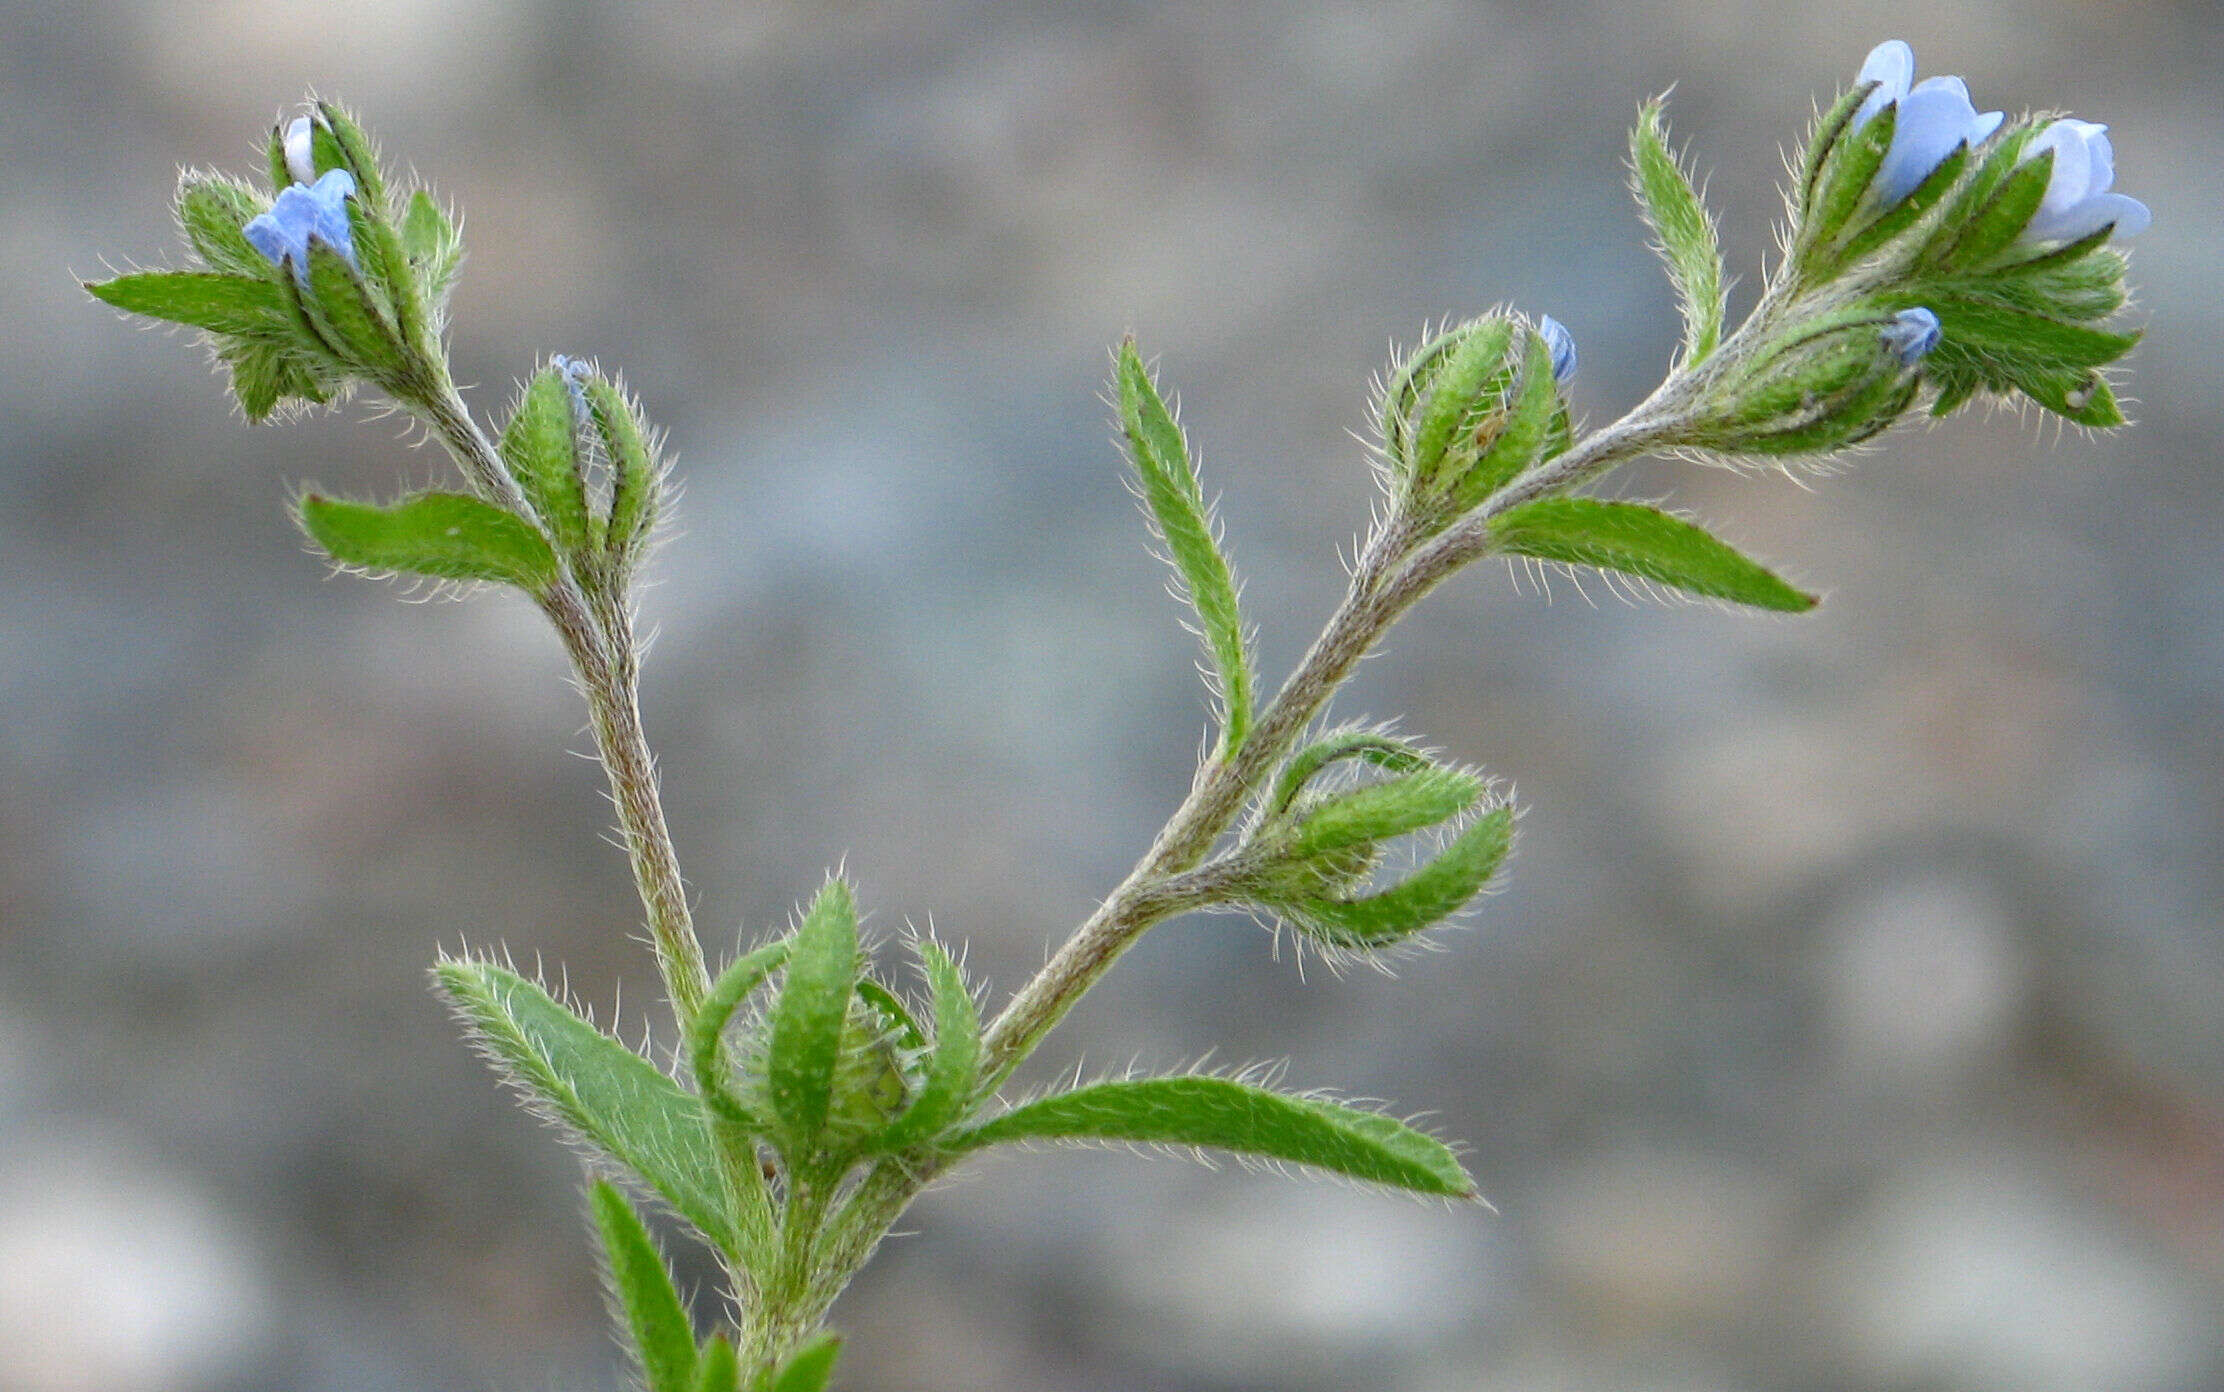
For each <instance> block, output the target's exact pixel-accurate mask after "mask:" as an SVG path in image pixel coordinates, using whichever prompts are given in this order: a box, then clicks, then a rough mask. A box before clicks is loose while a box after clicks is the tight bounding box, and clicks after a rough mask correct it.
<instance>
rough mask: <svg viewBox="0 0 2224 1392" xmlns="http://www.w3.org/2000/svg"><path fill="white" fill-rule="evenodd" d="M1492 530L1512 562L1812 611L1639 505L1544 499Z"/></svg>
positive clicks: (1687, 527)
mask: <svg viewBox="0 0 2224 1392" xmlns="http://www.w3.org/2000/svg"><path fill="white" fill-rule="evenodd" d="M1490 530H1491V536H1492V538H1493V539H1494V540H1495V541H1496V542H1497V543H1498V545H1499V547H1500V548H1501V549H1503V550H1506V551H1510V552H1512V553H1513V554H1515V555H1517V556H1533V557H1535V558H1537V559H1538V560H1543V561H1558V562H1561V563H1563V564H1566V565H1586V566H1596V567H1598V568H1600V569H1602V570H1618V571H1622V572H1624V573H1626V574H1630V575H1636V576H1641V577H1643V578H1644V579H1647V580H1653V581H1658V582H1659V583H1660V584H1663V585H1669V586H1673V587H1674V588H1676V589H1679V590H1684V591H1686V592H1688V593H1691V594H1695V595H1704V596H1706V597H1708V598H1710V599H1727V600H1732V601H1734V602H1736V603H1739V604H1750V605H1753V606H1755V607H1756V608H1761V609H1775V610H1780V611H1783V612H1786V613H1804V612H1805V611H1807V610H1809V609H1812V608H1814V607H1815V604H1816V599H1815V596H1813V595H1811V594H1807V593H1804V592H1802V591H1800V590H1797V589H1794V588H1793V587H1792V586H1791V585H1789V584H1786V583H1785V582H1784V580H1783V579H1782V578H1780V577H1779V576H1778V575H1777V574H1776V573H1775V572H1774V571H1771V570H1768V569H1767V568H1765V567H1763V566H1762V565H1760V564H1759V563H1758V562H1756V561H1753V560H1750V559H1748V558H1747V557H1745V556H1744V555H1742V554H1740V553H1739V552H1737V551H1735V550H1733V549H1732V548H1731V547H1730V546H1729V545H1728V544H1727V543H1725V542H1722V541H1719V540H1717V539H1716V538H1715V537H1713V536H1712V535H1710V534H1709V533H1708V532H1706V531H1705V530H1703V529H1701V528H1700V527H1697V526H1695V525H1693V524H1692V523H1689V522H1686V521H1684V520H1683V519H1682V518H1680V517H1673V516H1670V515H1669V514H1668V513H1665V512H1662V511H1661V510H1660V509H1658V508H1653V507H1646V506H1644V505H1643V504H1641V503H1620V502H1608V501H1604V500H1602V499H1598V498H1543V499H1539V500H1538V501H1536V502H1533V503H1524V504H1522V505H1521V506H1520V507H1517V508H1514V509H1512V510H1511V511H1509V512H1507V513H1505V514H1504V515H1503V516H1500V517H1498V518H1496V519H1494V520H1493V521H1492V522H1491V524H1490Z"/></svg>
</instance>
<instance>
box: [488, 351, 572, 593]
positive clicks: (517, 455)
mask: <svg viewBox="0 0 2224 1392" xmlns="http://www.w3.org/2000/svg"><path fill="white" fill-rule="evenodd" d="M577 424H578V422H577V421H576V419H575V418H574V416H573V414H572V398H571V384H570V382H568V381H567V380H566V379H565V377H564V373H563V370H562V369H561V368H556V367H544V368H542V369H541V370H540V371H538V372H536V373H534V374H533V380H532V381H530V382H528V383H527V384H526V387H525V392H524V395H522V396H520V397H519V398H518V403H517V409H516V410H515V411H513V412H511V414H510V422H509V424H508V425H506V426H504V427H503V428H502V442H501V446H500V448H501V454H502V463H503V466H504V467H505V468H507V469H508V470H509V471H510V477H511V478H513V479H516V480H517V486H518V487H519V488H522V489H523V490H525V497H526V500H527V501H528V502H530V503H532V505H533V511H534V512H535V513H536V514H538V515H539V517H540V519H541V525H542V526H544V527H546V528H547V529H548V534H549V536H550V537H551V538H552V539H553V540H554V541H555V543H556V545H557V548H558V549H559V550H561V551H562V552H563V553H564V554H566V555H569V556H578V555H582V554H584V553H585V552H586V551H587V550H588V548H589V546H590V540H589V533H590V527H589V524H588V521H587V480H586V476H585V473H584V471H583V470H582V469H581V467H580V459H579V440H578V435H577V433H576V426H577Z"/></svg>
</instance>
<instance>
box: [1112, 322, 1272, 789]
mask: <svg viewBox="0 0 2224 1392" xmlns="http://www.w3.org/2000/svg"><path fill="white" fill-rule="evenodd" d="M1118 375H1119V389H1120V421H1121V423H1122V424H1123V425H1124V426H1125V427H1126V430H1127V442H1128V452H1129V454H1130V455H1131V456H1132V457H1133V458H1134V461H1135V473H1136V477H1137V479H1138V481H1139V482H1140V484H1141V486H1142V490H1143V501H1144V502H1145V504H1147V505H1148V506H1149V508H1150V510H1151V517H1152V519H1153V520H1154V521H1155V522H1156V523H1157V524H1158V532H1159V535H1160V536H1162V537H1164V538H1165V540H1166V550H1167V553H1168V556H1169V558H1170V559H1171V560H1172V561H1173V563H1174V569H1175V570H1176V571H1177V572H1179V574H1180V576H1181V582H1182V589H1183V591H1184V592H1185V593H1186V594H1187V596H1188V598H1189V603H1190V607H1192V608H1193V609H1195V610H1196V612H1197V623H1198V627H1199V629H1200V630H1201V632H1202V634H1203V637H1204V640H1205V649H1206V652H1207V655H1208V656H1209V657H1210V658H1211V659H1212V665H1213V671H1214V673H1215V676H1216V677H1217V680H1218V684H1219V696H1220V704H1221V711H1220V719H1221V745H1222V749H1223V751H1224V752H1233V751H1234V750H1235V748H1236V746H1238V745H1240V744H1242V743H1243V738H1244V736H1245V735H1246V734H1248V733H1249V732H1250V728H1251V699H1252V698H1251V685H1252V678H1251V654H1250V652H1249V650H1248V648H1247V647H1246V645H1245V643H1244V638H1243V616H1242V614H1241V613H1240V612H1238V610H1237V607H1236V583H1235V577H1234V576H1233V574H1231V573H1230V571H1229V569H1228V561H1227V558H1226V557H1225V556H1223V555H1221V553H1220V546H1219V543H1218V539H1217V538H1216V537H1215V536H1214V535H1213V519H1212V513H1211V510H1210V509H1209V508H1207V507H1206V506H1205V499H1204V494H1203V493H1202V492H1201V491H1199V489H1198V486H1197V473H1196V470H1195V469H1194V468H1192V467H1191V465H1190V458H1189V445H1188V442H1187V441H1185V440H1184V439H1183V438H1182V433H1181V427H1180V426H1179V425H1177V424H1175V423H1174V416H1173V413H1172V412H1170V411H1168V410H1167V409H1166V403H1165V401H1164V400H1163V399H1162V398H1161V397H1160V396H1159V394H1158V387H1157V385H1156V384H1155V383H1153V382H1152V381H1151V374H1150V370H1149V369H1148V368H1146V367H1144V366H1143V358H1142V355H1141V354H1140V353H1138V352H1137V351H1136V348H1135V340H1134V339H1132V338H1131V339H1128V340H1127V341H1126V342H1125V343H1122V344H1121V345H1120V360H1119V368H1118Z"/></svg>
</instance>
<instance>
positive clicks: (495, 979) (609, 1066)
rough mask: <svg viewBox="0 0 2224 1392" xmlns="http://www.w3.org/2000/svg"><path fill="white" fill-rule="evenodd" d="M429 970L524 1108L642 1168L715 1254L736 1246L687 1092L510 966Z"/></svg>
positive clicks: (446, 964)
mask: <svg viewBox="0 0 2224 1392" xmlns="http://www.w3.org/2000/svg"><path fill="white" fill-rule="evenodd" d="M434 975H435V976H436V977H437V978H438V980H439V982H440V987H441V990H442V991H443V992H444V993H445V994H446V995H447V997H448V1001H449V1003H450V1004H451V1005H452V1006H454V1007H455V1011H456V1014H457V1015H458V1016H459V1017H460V1018H461V1019H462V1020H463V1022H464V1023H465V1024H466V1025H468V1026H469V1027H470V1029H471V1034H472V1036H473V1039H474V1040H475V1042H476V1043H477V1044H478V1045H479V1047H480V1049H481V1050H482V1051H483V1052H484V1053H485V1054H486V1056H487V1058H488V1059H489V1060H491V1061H492V1062H493V1063H494V1064H495V1066H496V1068H497V1070H498V1071H499V1072H500V1073H501V1074H502V1075H503V1077H504V1078H506V1079H507V1080H508V1081H509V1082H510V1083H511V1084H512V1085H513V1086H515V1087H516V1088H517V1090H518V1091H519V1092H520V1093H522V1094H523V1095H524V1097H525V1099H526V1102H527V1103H528V1105H530V1106H531V1107H532V1108H533V1109H534V1110H535V1111H537V1112H539V1113H540V1114H541V1115H542V1116H544V1117H546V1118H547V1119H549V1120H551V1121H554V1122H557V1123H559V1124H561V1125H562V1126H563V1127H564V1128H565V1129H566V1130H568V1131H570V1132H572V1133H573V1134H574V1135H576V1136H578V1137H579V1138H580V1139H581V1140H583V1141H585V1142H587V1143H588V1144H590V1145H591V1146H593V1147H594V1148H595V1149H596V1150H598V1151H600V1152H601V1153H603V1154H604V1155H607V1156H608V1157H610V1158H611V1159H613V1160H615V1161H617V1162H619V1163H620V1164H622V1165H624V1166H625V1167H627V1168H629V1169H631V1170H632V1171H633V1172H634V1173H635V1174H638V1175H639V1176H640V1177H641V1179H642V1180H643V1181H644V1182H646V1183H647V1184H648V1186H649V1187H650V1188H652V1189H654V1190H655V1191H656V1192H657V1193H658V1194H659V1195H661V1196H662V1197H663V1199H664V1201H665V1202H666V1203H668V1204H670V1205H671V1206H672V1210H673V1211H674V1212H675V1213H678V1214H679V1215H680V1216H681V1217H682V1218H685V1219H686V1220H687V1221H688V1222H690V1223H692V1224H694V1225H695V1227H696V1229H697V1230H698V1231H700V1232H701V1233H702V1234H703V1235H704V1236H705V1237H707V1238H708V1239H710V1241H711V1242H712V1243H714V1244H715V1245H716V1246H718V1247H719V1248H720V1249H721V1250H723V1251H726V1252H729V1253H731V1252H735V1251H738V1250H739V1245H738V1239H737V1237H736V1235H735V1233H734V1230H733V1225H732V1223H731V1222H730V1221H729V1218H728V1215H727V1207H726V1201H725V1197H724V1195H725V1188H724V1181H723V1180H722V1179H721V1178H720V1175H719V1170H718V1162H717V1158H716V1156H715V1155H714V1154H713V1153H712V1152H711V1150H710V1146H709V1138H708V1136H707V1135H706V1133H705V1131H704V1127H703V1111H702V1108H701V1106H700V1105H698V1104H697V1102H696V1100H695V1098H694V1097H693V1096H692V1095H691V1094H689V1093H686V1092H683V1091H681V1090H680V1087H679V1085H678V1084H676V1083H674V1082H673V1081H672V1080H671V1079H670V1078H667V1077H665V1076H664V1074H663V1072H662V1071H661V1070H659V1069H658V1068H657V1066H656V1065H655V1064H653V1063H650V1062H649V1061H648V1060H647V1059H645V1058H642V1057H641V1056H640V1055H639V1054H636V1053H635V1052H633V1050H631V1049H628V1048H627V1047H626V1046H625V1045H623V1044H621V1043H619V1042H618V1041H617V1040H615V1039H612V1038H610V1037H609V1036H608V1035H606V1034H604V1033H603V1032H602V1031H601V1030H599V1029H596V1028H595V1027H594V1026H593V1025H592V1024H590V1023H588V1022H587V1021H586V1020H583V1019H581V1018H580V1017H579V1016H578V1015H576V1014H574V1013H573V1012H572V1011H571V1010H570V1009H568V1008H567V1007H565V1006H564V1005H562V1004H560V1003H559V1002H557V1001H556V1000H555V999H554V998H552V997H551V996H550V995H549V994H548V993H547V992H546V991H544V990H542V989H541V988H540V987H539V986H537V985H535V984H533V983H532V982H530V981H527V980H526V979H525V978H523V977H521V976H519V975H518V974H517V973H515V972H513V971H510V970H508V969H506V968H503V967H498V966H496V965H495V964H494V963H492V962H481V961H470V960H459V959H455V958H450V959H448V960H446V961H443V962H441V963H440V964H439V966H437V967H435V968H434Z"/></svg>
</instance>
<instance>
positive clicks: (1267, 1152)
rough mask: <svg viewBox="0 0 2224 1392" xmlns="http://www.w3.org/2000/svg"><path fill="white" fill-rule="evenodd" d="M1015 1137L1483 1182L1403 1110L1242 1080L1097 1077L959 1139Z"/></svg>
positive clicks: (976, 1141)
mask: <svg viewBox="0 0 2224 1392" xmlns="http://www.w3.org/2000/svg"><path fill="white" fill-rule="evenodd" d="M1007 1141H1081V1142H1089V1141H1101V1142H1109V1143H1115V1144H1140V1145H1171V1146H1195V1147H1198V1148H1200V1149H1207V1150H1226V1151H1233V1152H1234V1153H1236V1154H1238V1155H1242V1156H1248V1157H1252V1158H1257V1159H1264V1160H1278V1161H1284V1162H1287V1163H1289V1164H1293V1165H1305V1166H1310V1167H1311V1168H1313V1169H1319V1170H1327V1171H1329V1172H1330V1173H1333V1174H1340V1175H1344V1176H1346V1177H1348V1178H1351V1179H1356V1180H1362V1181H1364V1182H1366V1183H1369V1184H1381V1185H1386V1186H1388V1187H1390V1188H1394V1189H1411V1190H1414V1191H1416V1192H1418V1193H1423V1194H1436V1195H1442V1196H1444V1197H1447V1198H1463V1199H1464V1198H1473V1197H1474V1196H1475V1184H1474V1181H1473V1180H1471V1179H1469V1178H1468V1177H1467V1172H1466V1171H1465V1170H1463V1169H1461V1168H1460V1164H1459V1161H1458V1159H1457V1158H1455V1157H1454V1156H1453V1154H1452V1152H1451V1151H1450V1150H1449V1149H1447V1148H1446V1147H1445V1145H1444V1143H1443V1142H1441V1141H1438V1140H1436V1139H1434V1138H1432V1137H1430V1136H1426V1135H1423V1134H1422V1133H1421V1132H1419V1131H1416V1130H1414V1129H1413V1128H1412V1127H1410V1126H1407V1125H1406V1124H1405V1123H1404V1122H1401V1121H1399V1120H1397V1119H1396V1118H1394V1117H1387V1116H1384V1115H1382V1114H1381V1113H1379V1112H1369V1111H1363V1110H1361V1109H1359V1108H1357V1107H1347V1106H1343V1105H1342V1104H1340V1103H1335V1102H1327V1101H1322V1100H1320V1099H1318V1098H1312V1097H1293V1096H1290V1095H1289V1094H1287V1093H1280V1092H1271V1091H1269V1090H1267V1089H1265V1088H1261V1087H1254V1086H1252V1085H1251V1084H1249V1083H1245V1082H1239V1081H1237V1080H1236V1079H1233V1078H1212V1077H1182V1078H1142V1079H1134V1080H1129V1081H1123V1082H1108V1083H1096V1084H1093V1085H1091V1086H1088V1087H1080V1088H1075V1089H1074V1090H1073V1091H1071V1092H1061V1093H1057V1094H1055V1095H1053V1096H1050V1097H1045V1098H1042V1099H1040V1100H1038V1101H1034V1102H1029V1103H1025V1104H1023V1105H1021V1106H1018V1107H1014V1108H1013V1109H1012V1110H1010V1111H1008V1112H1006V1113H1004V1114H1003V1115H1002V1116H1000V1117H996V1118H994V1119H993V1120H991V1121H987V1122H984V1123H983V1124H981V1125H979V1126H976V1127H973V1128H971V1129H969V1130H966V1131H962V1132H960V1133H958V1135H957V1136H956V1137H954V1138H953V1143H954V1146H955V1148H956V1149H959V1150H976V1149H979V1148H980V1147H982V1146H991V1145H998V1144H1001V1143H1003V1142H1007Z"/></svg>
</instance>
